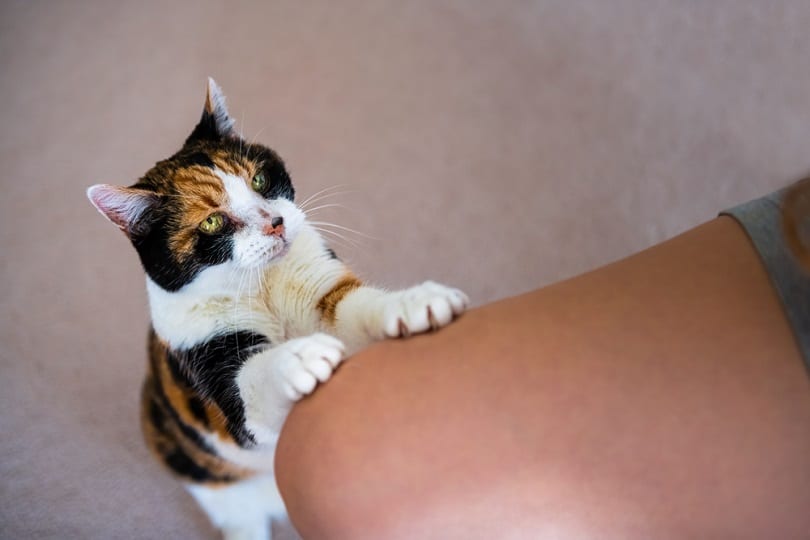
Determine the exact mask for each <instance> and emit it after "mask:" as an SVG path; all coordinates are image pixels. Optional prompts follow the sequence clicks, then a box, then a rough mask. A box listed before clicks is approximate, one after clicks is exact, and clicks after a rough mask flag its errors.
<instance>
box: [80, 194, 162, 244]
mask: <svg viewBox="0 0 810 540" xmlns="http://www.w3.org/2000/svg"><path fill="white" fill-rule="evenodd" d="M87 198H88V199H90V202H91V203H93V206H95V207H96V209H97V210H98V211H99V212H101V213H102V214H104V216H105V217H106V218H107V219H109V220H110V221H112V222H113V223H115V224H116V225H118V227H119V228H121V229H123V230H124V231H126V232H130V231H131V230H132V229H133V228H134V227H135V226H136V224H137V222H138V219H139V218H140V217H141V215H142V214H143V212H144V210H146V209H147V208H149V205H150V204H151V203H152V202H153V200H154V197H153V195H152V194H150V193H148V192H145V191H141V190H136V189H131V188H126V187H118V186H110V185H108V184H97V185H95V186H92V187H90V188H89V189H88V190H87Z"/></svg>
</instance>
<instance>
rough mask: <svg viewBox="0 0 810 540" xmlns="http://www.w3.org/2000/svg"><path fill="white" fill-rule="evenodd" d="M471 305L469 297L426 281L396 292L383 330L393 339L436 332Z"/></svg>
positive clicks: (387, 311) (389, 302) (390, 303)
mask: <svg viewBox="0 0 810 540" xmlns="http://www.w3.org/2000/svg"><path fill="white" fill-rule="evenodd" d="M469 303H470V300H469V298H467V295H466V294H464V293H463V292H461V291H460V290H458V289H453V288H450V287H446V286H444V285H440V284H439V283H434V282H432V281H426V282H424V283H422V284H421V285H416V286H415V287H411V288H410V289H405V290H404V291H401V292H399V293H395V294H393V295H392V297H391V298H390V299H389V300H388V301H387V303H386V305H385V307H384V308H383V329H384V331H385V335H387V336H389V337H400V336H408V335H410V334H417V333H419V332H427V331H428V330H436V329H437V328H441V327H442V326H445V325H447V324H449V323H450V322H451V321H452V320H453V318H454V317H456V316H458V315H461V314H462V313H463V312H464V310H465V309H467V305H468V304H469Z"/></svg>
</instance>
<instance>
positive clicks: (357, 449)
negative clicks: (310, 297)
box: [277, 218, 810, 538]
mask: <svg viewBox="0 0 810 540" xmlns="http://www.w3.org/2000/svg"><path fill="white" fill-rule="evenodd" d="M277 474H278V480H279V486H280V489H281V492H282V495H283V496H284V498H285V501H286V503H287V505H288V509H289V513H290V517H291V519H292V521H293V523H295V525H296V526H297V527H298V528H299V529H300V530H301V532H302V533H303V534H304V536H305V537H312V538H481V537H487V538H543V537H558V538H559V537H599V538H635V537H650V538H684V537H694V536H703V537H705V536H710V537H734V538H744V537H751V538H754V537H760V538H761V537H779V538H792V537H799V536H800V535H801V534H802V532H807V531H808V530H810V517H808V514H807V512H806V509H807V508H808V507H810V382H808V377H807V372H806V369H805V366H804V365H803V364H802V361H801V358H800V355H799V352H798V349H797V347H796V344H795V340H794V338H793V335H792V334H791V331H790V328H789V327H788V324H787V322H786V319H785V316H784V313H783V312H782V309H781V306H780V304H779V302H778V300H777V298H776V295H775V294H774V291H773V289H772V288H771V286H770V284H769V282H768V278H767V275H766V274H765V272H764V270H763V267H762V265H761V263H760V261H759V260H758V257H757V255H756V253H755V252H754V250H753V249H752V247H751V245H750V243H749V241H748V239H747V238H746V236H745V234H744V233H743V232H742V230H741V229H740V228H739V226H738V225H737V224H736V223H734V222H733V221H732V220H731V219H729V218H720V219H717V220H714V221H712V222H710V223H708V224H706V225H703V226H701V227H698V228H696V229H694V230H692V231H690V232H688V233H686V234H684V235H681V236H679V237H677V238H675V239H673V240H670V241H668V242H665V243H663V244H661V245H659V246H656V247H654V248H651V249H649V250H647V251H645V252H642V253H640V254H638V255H636V256H633V257H630V258H628V259H625V260H623V261H620V262H618V263H615V264H612V265H609V266H607V267H604V268H602V269H599V270H596V271H594V272H591V273H589V274H585V275H583V276H580V277H577V278H574V279H571V280H568V281H565V282H562V283H559V284H556V285H553V286H551V287H547V288H544V289H541V290H538V291H535V292H532V293H529V294H526V295H522V296H519V297H516V298H512V299H508V300H505V301H502V302H498V303H495V304H491V305H488V306H485V307H482V308H479V309H476V310H473V311H471V312H470V313H468V314H467V315H465V316H464V317H463V318H461V319H460V320H459V321H458V322H457V323H456V324H454V325H451V326H449V327H448V328H446V329H443V330H442V331H441V332H439V333H437V334H435V335H430V336H425V337H418V338H414V339H410V340H404V341H398V342H386V343H382V344H379V345H375V346H374V347H372V348H370V349H368V350H367V351H364V352H362V353H360V354H358V355H357V356H355V357H353V358H352V359H351V360H349V361H348V362H347V363H346V364H344V366H343V367H342V368H341V369H340V371H339V372H338V373H337V375H336V376H335V377H334V378H333V379H332V380H331V381H330V384H329V385H326V386H325V387H324V388H322V389H320V390H319V391H318V392H316V393H315V395H314V396H313V397H312V398H310V399H307V400H305V401H303V402H301V403H300V404H299V405H297V406H296V408H295V409H294V410H293V413H292V414H291V415H290V417H289V419H288V422H287V424H286V425H285V428H284V431H283V433H282V436H281V439H280V441H279V447H278V453H277Z"/></svg>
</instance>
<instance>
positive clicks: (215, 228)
mask: <svg viewBox="0 0 810 540" xmlns="http://www.w3.org/2000/svg"><path fill="white" fill-rule="evenodd" d="M224 225H225V217H224V216H223V215H222V214H211V215H210V216H208V217H207V218H205V221H203V222H202V223H200V230H201V231H202V232H204V233H205V234H214V233H217V232H219V231H220V229H222V227H223V226H224Z"/></svg>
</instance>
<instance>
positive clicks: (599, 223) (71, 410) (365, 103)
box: [0, 0, 810, 539]
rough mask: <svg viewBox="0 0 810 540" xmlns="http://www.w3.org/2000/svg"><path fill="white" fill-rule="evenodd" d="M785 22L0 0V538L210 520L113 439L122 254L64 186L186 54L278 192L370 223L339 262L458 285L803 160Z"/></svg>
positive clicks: (462, 4)
mask: <svg viewBox="0 0 810 540" xmlns="http://www.w3.org/2000/svg"><path fill="white" fill-rule="evenodd" d="M808 28H810V3H808V2H804V1H795V2H779V1H773V2H770V1H769V2H765V1H761V0H749V1H742V0H726V1H719V0H717V1H713V0H706V1H679V2H675V1H672V2H663V1H651V0H637V1H630V0H627V1H610V2H609V1H603V0H584V1H576V2H574V1H563V0H561V1H557V2H527V1H511V2H504V1H499V2H490V1H486V0H481V1H472V0H468V1H451V0H441V1H438V0H436V1H414V2H398V1H381V0H369V1H365V2H363V1H352V2H330V1H323V2H298V1H284V2H256V3H255V4H254V3H245V2H219V3H216V2H207V3H201V2H191V1H188V2H165V1H164V2H130V3H120V2H107V1H96V2H56V1H54V2H30V1H28V2H27V1H16V2H3V3H2V7H0V70H2V71H1V76H0V122H1V123H0V163H1V164H2V176H1V177H0V182H2V191H1V193H2V196H0V205H1V207H0V257H2V258H0V273H1V274H0V276H1V277H2V281H0V283H2V289H1V290H0V407H1V408H2V415H0V537H2V538H105V539H106V538H213V537H214V536H213V532H212V530H211V529H210V527H209V526H208V525H207V523H206V522H205V519H204V518H203V517H202V516H201V514H200V513H198V512H197V510H196V509H195V507H194V505H193V503H192V502H191V500H190V498H189V497H187V496H186V495H185V494H184V493H183V491H182V490H181V488H180V487H179V486H178V485H177V484H176V483H174V482H173V481H172V480H171V479H170V478H169V477H168V476H165V475H164V474H163V473H162V471H161V470H160V469H159V468H158V466H157V465H156V464H155V463H153V462H152V461H150V458H149V457H148V456H147V453H146V451H145V449H144V447H143V445H142V443H141V440H140V435H139V432H138V429H137V395H138V387H139V384H140V377H141V373H142V370H143V364H144V337H145V333H146V327H147V315H146V304H145V293H144V290H143V277H142V273H141V270H140V268H139V264H138V261H137V258H136V256H135V252H134V250H133V249H132V248H131V247H130V246H129V245H128V243H127V242H126V241H125V239H124V237H123V236H122V235H121V234H119V233H117V232H116V231H115V229H114V228H113V227H112V226H111V225H110V224H108V223H106V222H105V221H104V220H103V219H102V218H101V217H100V216H99V215H97V214H96V212H95V211H94V210H93V209H92V207H91V206H90V204H89V203H88V202H87V201H86V199H85V196H84V190H85V188H86V187H87V186H88V185H90V184H91V183H95V182H101V181H103V182H111V183H120V184H129V183H132V182H134V180H135V179H136V178H137V177H138V175H140V174H142V173H143V172H144V171H145V170H146V169H147V168H148V167H149V166H150V165H151V164H152V163H153V162H155V161H156V160H158V159H161V158H163V157H166V156H167V155H168V154H169V153H170V152H173V151H174V150H176V149H177V148H178V147H179V145H180V143H181V142H182V140H183V138H184V137H185V136H186V135H187V133H188V132H189V131H190V130H191V128H192V127H193V125H194V123H195V121H196V120H197V118H198V115H199V113H200V110H201V107H202V100H203V92H204V85H205V77H206V76H208V75H213V76H214V77H216V78H217V80H218V81H219V83H220V84H221V85H222V87H223V88H224V90H225V93H226V94H227V95H228V97H229V103H230V106H231V112H232V114H233V116H234V117H235V118H237V121H238V124H239V126H240V127H241V128H242V129H243V130H244V133H245V135H246V136H247V137H249V138H253V137H256V138H257V140H260V141H262V142H264V143H266V144H269V145H271V146H273V147H274V148H276V149H277V150H278V151H279V152H280V153H281V154H282V156H284V157H285V159H286V161H287V163H288V165H289V168H290V169H291V171H292V174H293V178H294V181H295V183H296V186H297V188H298V192H299V195H300V196H301V198H303V197H306V196H308V195H310V194H313V193H315V192H317V191H319V190H321V189H323V188H326V187H329V186H336V185H337V186H340V189H339V191H344V192H349V193H344V194H342V195H339V196H335V197H334V198H331V199H329V200H327V201H324V202H335V203H339V204H341V205H343V206H344V208H330V209H326V210H324V211H323V212H322V213H321V217H322V218H323V219H324V220H326V221H333V222H336V223H338V224H340V225H342V226H346V227H350V228H352V229H356V230H358V231H361V232H363V233H365V234H367V235H369V236H372V237H373V238H367V237H365V236H359V235H356V234H353V233H348V234H347V235H346V236H347V238H348V241H343V240H340V241H339V242H337V243H335V248H336V249H337V251H338V252H339V253H340V254H341V255H342V256H343V257H344V258H346V259H347V260H349V261H350V262H352V263H353V265H354V267H355V268H356V270H357V271H358V272H359V273H360V274H361V275H363V276H364V277H366V278H368V279H369V280H371V281H375V282H379V283H382V284H387V285H390V286H402V285H407V284H411V283H414V282H417V281H420V280H422V279H424V278H428V277H429V278H433V279H437V280H442V281H446V282H449V283H452V284H454V285H457V286H460V287H462V288H464V289H465V290H466V291H467V292H469V294H470V296H471V297H472V298H473V300H474V302H475V303H476V304H481V303H485V302H488V301H491V300H494V299H496V298H501V297H504V296H507V295H512V294H516V293H519V292H522V291H525V290H528V289H532V288H535V287H538V286H541V285H544V284H547V283H550V282H553V281H555V280H559V279H562V278H565V277H568V276H571V275H574V274H576V273H579V272H582V271H585V270H587V269H590V268H594V267H596V266H598V265H600V264H603V263H606V262H608V261H611V260H615V259H617V258H620V257H623V256H625V255H628V254H630V253H632V252H634V251H637V250H640V249H642V248H644V247H646V246H649V245H651V244H653V243H656V242H658V241H660V240H663V239H665V238H667V237H670V236H672V235H675V234H677V233H678V232H680V231H683V230H685V229H687V228H689V227H692V226H694V225H697V224H698V223H701V222H702V221H705V220H708V219H711V218H712V217H713V216H714V215H715V214H716V212H717V211H718V210H720V209H722V208H723V207H726V206H729V205H733V204H735V203H738V202H742V201H744V200H746V199H749V198H752V197H754V196H757V195H759V194H764V193H765V192H768V191H769V190H772V189H774V188H777V187H779V186H782V185H784V184H786V183H788V182H789V181H791V180H794V179H796V178H798V177H799V176H800V175H802V174H803V173H806V172H807V171H808V167H810V155H809V154H808V144H809V143H810V40H808V39H807V29H808ZM683 263H684V264H689V261H684V262H683ZM482 488H483V487H482ZM284 537H289V533H286V534H284Z"/></svg>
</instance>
